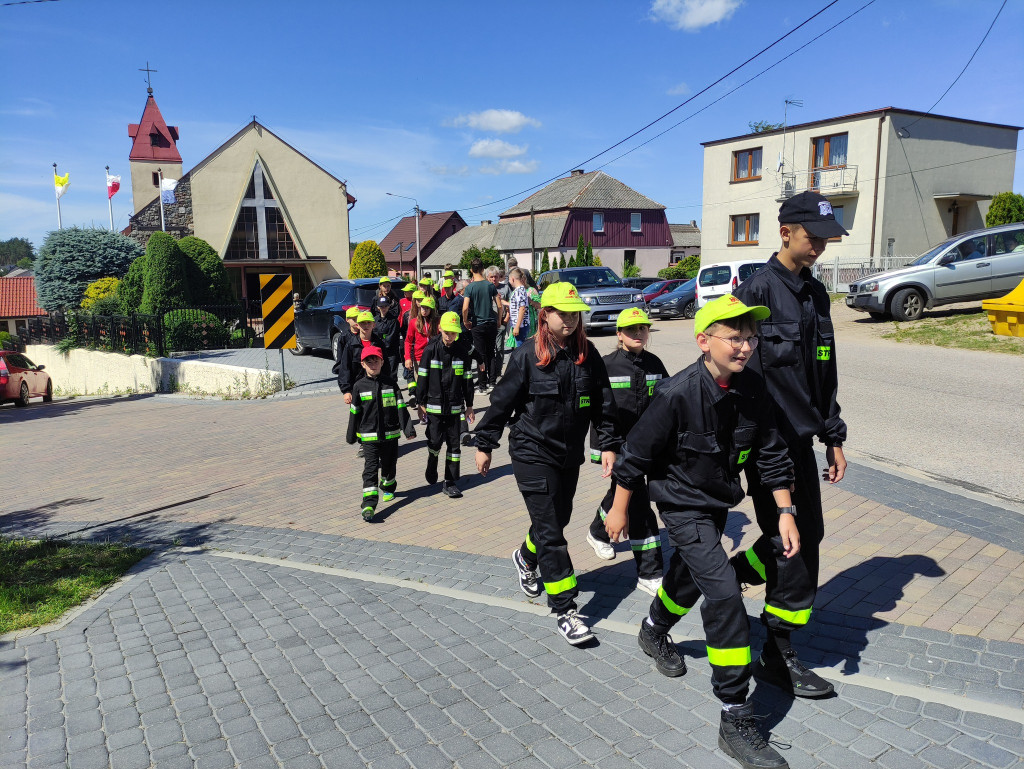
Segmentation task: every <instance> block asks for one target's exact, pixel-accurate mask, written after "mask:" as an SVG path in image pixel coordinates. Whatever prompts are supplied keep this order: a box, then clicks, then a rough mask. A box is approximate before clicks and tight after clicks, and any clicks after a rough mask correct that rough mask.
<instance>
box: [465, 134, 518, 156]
mask: <svg viewBox="0 0 1024 769" xmlns="http://www.w3.org/2000/svg"><path fill="white" fill-rule="evenodd" d="M526 149H527V147H526V145H525V144H524V145H522V146H520V145H518V144H509V143H508V142H506V141H502V140H501V139H480V140H479V141H476V142H474V143H473V146H472V147H470V148H469V156H470V157H471V158H517V157H519V156H520V155H525V154H526Z"/></svg>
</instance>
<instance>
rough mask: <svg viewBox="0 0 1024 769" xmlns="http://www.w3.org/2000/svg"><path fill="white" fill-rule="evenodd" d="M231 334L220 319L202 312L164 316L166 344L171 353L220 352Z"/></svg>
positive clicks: (171, 313) (175, 311)
mask: <svg viewBox="0 0 1024 769" xmlns="http://www.w3.org/2000/svg"><path fill="white" fill-rule="evenodd" d="M230 339H231V334H230V332H229V331H228V329H227V326H225V325H224V324H223V323H221V322H220V319H219V318H218V317H217V316H216V315H213V314H211V313H208V312H203V311H201V310H171V311H170V312H168V313H166V314H165V315H164V344H165V345H166V346H167V349H168V350H169V351H176V350H219V349H223V348H225V347H227V346H228V341H229V340H230Z"/></svg>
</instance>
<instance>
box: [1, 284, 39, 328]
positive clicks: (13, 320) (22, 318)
mask: <svg viewBox="0 0 1024 769" xmlns="http://www.w3.org/2000/svg"><path fill="white" fill-rule="evenodd" d="M45 315H46V310H44V309H43V308H42V307H40V306H39V302H38V299H37V298H36V279H35V278H34V277H14V278H11V277H6V278H0V331H7V332H8V333H10V334H14V335H16V336H22V337H23V336H24V335H25V333H26V332H27V331H28V319H29V318H37V317H40V316H45Z"/></svg>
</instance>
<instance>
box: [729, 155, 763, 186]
mask: <svg viewBox="0 0 1024 769" xmlns="http://www.w3.org/2000/svg"><path fill="white" fill-rule="evenodd" d="M760 178H761V148H760V147H757V148H756V149H750V150H740V151H739V152H734V153H732V180H733V181H734V182H749V181H752V180H754V179H760Z"/></svg>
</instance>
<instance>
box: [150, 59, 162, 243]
mask: <svg viewBox="0 0 1024 769" xmlns="http://www.w3.org/2000/svg"><path fill="white" fill-rule="evenodd" d="M147 66H148V65H147ZM156 172H157V175H158V176H159V177H160V229H161V230H162V231H164V232H166V229H164V173H163V171H162V170H161V169H159V168H158V169H156Z"/></svg>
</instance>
